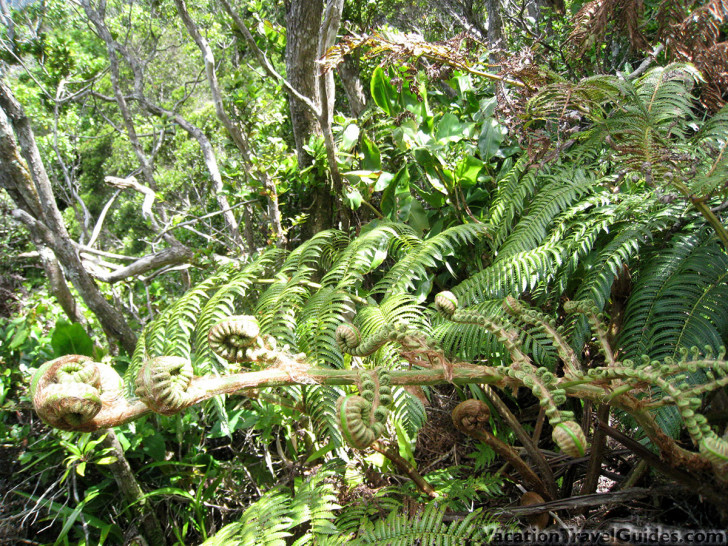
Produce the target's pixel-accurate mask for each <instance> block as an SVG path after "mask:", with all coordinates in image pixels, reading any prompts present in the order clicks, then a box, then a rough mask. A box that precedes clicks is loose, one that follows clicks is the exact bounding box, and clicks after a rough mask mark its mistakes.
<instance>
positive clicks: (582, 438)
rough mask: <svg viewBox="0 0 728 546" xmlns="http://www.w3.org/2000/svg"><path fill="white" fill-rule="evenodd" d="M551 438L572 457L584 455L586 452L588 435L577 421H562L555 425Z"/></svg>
mask: <svg viewBox="0 0 728 546" xmlns="http://www.w3.org/2000/svg"><path fill="white" fill-rule="evenodd" d="M551 439H552V440H553V441H554V443H555V444H556V445H557V446H559V448H560V449H561V451H563V452H564V453H566V454H567V455H570V456H571V457H574V458H577V457H583V456H584V454H585V453H586V448H587V441H586V435H585V434H584V431H583V430H582V428H581V427H580V426H579V425H578V424H577V423H576V421H562V422H560V423H557V424H556V425H555V426H554V430H553V431H552V433H551Z"/></svg>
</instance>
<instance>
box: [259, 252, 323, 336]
mask: <svg viewBox="0 0 728 546" xmlns="http://www.w3.org/2000/svg"><path fill="white" fill-rule="evenodd" d="M313 272H314V270H313V269H312V268H310V267H308V266H305V265H302V266H301V267H300V268H299V269H298V270H296V271H293V272H291V276H290V278H286V277H283V278H282V276H281V275H280V274H279V275H276V278H275V279H274V281H273V284H271V285H270V286H269V287H268V288H267V289H266V290H265V291H264V292H263V293H262V294H261V295H260V298H258V302H257V304H256V307H255V316H256V317H257V318H258V324H259V325H260V331H261V332H262V333H264V334H268V335H271V336H273V337H275V338H276V339H277V340H278V341H279V342H280V343H286V344H288V345H290V346H292V347H295V346H296V337H295V331H296V315H297V313H298V310H299V309H301V307H303V305H304V303H305V301H306V299H307V298H308V297H309V296H310V293H311V288H310V285H308V284H307V283H308V282H309V281H310V279H311V276H312V274H313Z"/></svg>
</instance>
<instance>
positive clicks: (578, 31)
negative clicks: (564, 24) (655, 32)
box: [569, 0, 649, 55]
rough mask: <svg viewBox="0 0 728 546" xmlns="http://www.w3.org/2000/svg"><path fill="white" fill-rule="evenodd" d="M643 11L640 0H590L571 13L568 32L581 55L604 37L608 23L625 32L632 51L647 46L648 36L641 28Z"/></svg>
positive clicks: (641, 49) (643, 48)
mask: <svg viewBox="0 0 728 546" xmlns="http://www.w3.org/2000/svg"><path fill="white" fill-rule="evenodd" d="M643 12H644V4H643V1H642V0H592V1H591V2H587V3H586V4H584V6H583V7H582V8H581V9H580V10H579V11H578V12H577V14H576V15H575V16H574V29H573V30H572V31H571V34H570V35H569V42H571V43H572V44H573V45H574V46H575V48H576V50H577V52H578V54H579V55H583V54H584V52H585V51H586V50H587V49H588V48H589V46H590V45H592V44H594V43H598V42H601V41H603V40H604V38H605V36H606V34H607V31H608V29H609V24H610V23H614V25H615V29H616V30H617V31H618V32H620V33H622V34H625V35H626V36H627V38H628V39H629V43H630V46H631V47H632V49H633V50H635V51H643V50H645V49H647V48H648V47H649V44H648V42H647V39H646V38H645V37H644V35H643V34H642V31H641V30H640V22H641V20H642V14H643Z"/></svg>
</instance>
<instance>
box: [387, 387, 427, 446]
mask: <svg viewBox="0 0 728 546" xmlns="http://www.w3.org/2000/svg"><path fill="white" fill-rule="evenodd" d="M392 400H393V405H392V412H391V415H392V417H391V418H392V421H393V422H399V423H401V424H402V426H403V427H404V429H405V431H406V432H407V434H409V436H410V437H411V438H415V437H416V435H417V432H418V431H419V430H420V429H421V428H422V427H423V426H424V424H425V423H426V422H427V411H426V410H425V406H424V404H423V403H422V401H421V400H420V399H419V398H417V397H416V396H415V395H413V394H410V393H409V392H407V391H406V390H405V389H404V388H402V387H395V388H393V389H392Z"/></svg>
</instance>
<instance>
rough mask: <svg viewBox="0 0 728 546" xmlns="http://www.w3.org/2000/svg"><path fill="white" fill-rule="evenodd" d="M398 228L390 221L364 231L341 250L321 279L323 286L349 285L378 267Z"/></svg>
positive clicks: (385, 255)
mask: <svg viewBox="0 0 728 546" xmlns="http://www.w3.org/2000/svg"><path fill="white" fill-rule="evenodd" d="M396 236H397V230H396V229H395V227H394V226H393V225H390V224H389V223H382V224H380V225H378V226H376V227H375V228H373V229H371V230H369V231H367V232H366V233H363V234H362V235H360V236H359V237H357V238H356V239H354V240H353V241H351V242H350V243H349V245H348V246H347V247H346V248H345V249H344V250H343V251H342V252H341V254H340V256H339V257H338V258H337V260H336V262H335V263H334V264H333V265H332V267H331V269H329V271H328V272H327V273H326V275H324V277H323V279H322V280H321V284H322V285H323V286H338V287H348V286H352V285H354V284H356V283H358V282H360V281H361V279H362V277H363V276H364V275H366V274H367V273H369V272H370V271H372V270H374V269H376V268H377V267H378V266H379V265H380V264H381V263H382V262H383V261H384V259H385V258H386V257H387V249H388V248H389V242H390V241H391V240H392V238H394V237H396Z"/></svg>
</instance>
